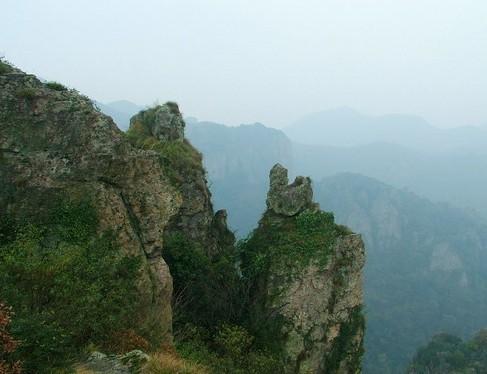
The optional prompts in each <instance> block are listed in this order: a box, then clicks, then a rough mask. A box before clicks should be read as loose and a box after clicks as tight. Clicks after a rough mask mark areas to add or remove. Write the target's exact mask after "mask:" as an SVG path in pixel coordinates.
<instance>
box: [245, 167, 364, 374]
mask: <svg viewBox="0 0 487 374" xmlns="http://www.w3.org/2000/svg"><path fill="white" fill-rule="evenodd" d="M267 202H268V210H267V211H266V213H265V214H264V216H263V218H262V219H261V221H260V222H259V227H258V228H257V229H256V230H255V231H254V232H253V234H252V236H251V238H250V239H249V241H248V242H247V244H246V250H247V251H248V253H246V254H245V256H244V263H243V271H244V274H252V271H249V269H253V268H254V267H255V264H256V263H257V264H263V265H259V266H260V267H259V272H258V273H257V274H258V275H257V276H256V277H255V282H254V284H253V293H252V295H251V299H253V300H254V303H253V307H254V313H253V314H254V315H259V314H260V315H267V316H273V319H274V320H275V321H279V320H280V321H282V322H281V323H282V325H281V327H280V334H281V340H282V347H283V355H284V359H285V361H286V366H287V372H289V373H358V372H360V369H361V356H362V353H363V336H364V319H363V315H362V312H361V307H362V302H363V295H362V267H363V265H364V246H363V243H362V239H361V237H360V236H359V235H356V234H353V233H352V232H350V231H349V230H348V229H346V228H344V227H341V226H337V225H335V224H334V222H333V216H332V215H331V214H329V213H325V212H321V211H320V210H319V208H318V206H317V204H315V203H313V202H312V191H311V186H310V181H309V179H308V178H303V177H298V178H297V179H296V181H295V182H294V183H293V184H291V185H287V170H286V169H285V168H283V167H282V166H280V165H276V166H275V167H274V168H273V169H272V171H271V173H270V191H269V194H268V199H267ZM261 323H264V324H265V323H267V322H265V321H264V322H262V321H257V322H254V324H261ZM276 339H279V338H278V337H277V336H276Z"/></svg>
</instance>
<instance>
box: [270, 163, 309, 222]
mask: <svg viewBox="0 0 487 374" xmlns="http://www.w3.org/2000/svg"><path fill="white" fill-rule="evenodd" d="M269 179H270V188H269V192H268V194H267V208H268V209H270V210H272V211H274V212H275V213H277V214H281V215H283V216H289V217H291V216H294V215H296V214H298V213H299V212H302V211H303V210H305V209H307V208H315V205H316V204H314V203H313V190H312V188H311V179H310V178H308V177H297V178H296V179H295V180H294V182H293V183H292V184H291V185H288V183H289V179H288V176H287V169H286V168H284V167H283V166H282V165H280V164H276V165H274V167H273V168H272V169H271V172H270V177H269ZM316 208H318V207H317V206H316Z"/></svg>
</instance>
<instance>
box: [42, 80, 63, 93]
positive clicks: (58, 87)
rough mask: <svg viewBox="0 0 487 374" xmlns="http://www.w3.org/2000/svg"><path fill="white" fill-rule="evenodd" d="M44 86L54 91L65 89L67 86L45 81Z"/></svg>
mask: <svg viewBox="0 0 487 374" xmlns="http://www.w3.org/2000/svg"><path fill="white" fill-rule="evenodd" d="M45 86H46V87H47V88H49V89H51V90H55V91H67V88H66V87H65V86H63V85H62V84H61V83H58V82H47V83H45Z"/></svg>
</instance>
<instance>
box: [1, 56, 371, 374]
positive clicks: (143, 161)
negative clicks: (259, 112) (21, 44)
mask: <svg viewBox="0 0 487 374" xmlns="http://www.w3.org/2000/svg"><path fill="white" fill-rule="evenodd" d="M0 67H1V68H2V69H0V239H1V242H0V259H1V260H2V262H1V263H0V270H1V272H0V274H1V277H0V282H1V285H2V287H1V288H0V298H1V299H5V300H7V302H9V303H10V304H12V305H13V306H14V307H15V308H16V310H17V311H18V312H19V314H18V315H19V316H20V319H19V323H18V326H20V327H21V328H22V329H23V330H22V331H23V332H22V331H21V332H22V333H23V334H24V335H22V336H24V337H25V339H24V341H23V348H21V350H22V354H23V355H24V356H22V359H23V360H24V363H25V369H26V372H28V373H29V372H50V370H51V369H53V368H61V367H66V365H68V363H69V362H71V361H70V360H72V357H73V355H76V353H79V351H80V349H81V348H84V347H85V346H86V345H88V344H90V343H93V342H95V343H96V344H101V345H102V346H103V347H105V348H106V349H107V350H109V351H110V352H117V351H118V352H123V351H127V350H128V349H129V347H130V346H132V349H133V347H137V348H138V347H141V346H143V347H145V348H146V349H158V348H160V347H161V346H163V345H167V344H169V345H170V344H171V343H172V342H173V324H174V326H175V327H174V331H175V332H176V333H177V334H178V335H179V339H180V340H181V339H182V340H181V341H184V342H185V343H188V342H189V343H191V344H192V347H193V348H194V349H201V347H202V346H203V347H205V348H204V349H206V351H205V352H207V353H206V356H211V357H209V358H210V360H209V361H208V363H207V364H208V366H209V367H211V368H212V369H213V370H214V371H215V372H232V373H245V372H256V373H268V372H280V371H281V368H284V367H285V371H287V372H296V373H305V372H306V373H307V372H313V373H324V372H327V373H333V372H347V373H348V372H358V371H359V370H360V358H361V351H362V337H363V317H362V314H361V303H362V289H361V268H362V266H363V261H364V254H363V246H362V242H361V239H360V237H359V236H356V235H353V234H352V233H351V232H349V231H348V230H347V229H345V228H343V227H339V226H337V225H335V224H334V222H333V216H332V215H331V214H329V213H324V212H321V211H320V210H319V208H318V205H317V204H316V203H314V202H313V201H312V196H313V193H312V190H311V181H310V179H309V178H303V177H298V178H297V179H296V180H295V182H294V183H293V184H291V185H288V180H287V170H286V169H284V168H283V167H282V166H280V165H277V166H275V167H274V168H273V169H272V171H271V184H270V190H269V194H268V197H267V205H268V209H267V211H266V213H265V214H264V216H263V218H262V220H261V221H260V223H259V227H258V229H256V230H255V232H254V233H253V236H252V237H250V238H249V239H248V240H247V241H246V242H245V243H243V244H242V246H239V247H238V249H239V250H241V252H238V251H237V246H235V238H234V235H233V233H232V232H231V231H229V230H228V228H227V225H226V212H225V211H224V210H219V211H217V212H214V210H213V207H212V202H211V194H210V192H209V189H208V184H207V181H206V174H205V170H204V168H203V166H202V157H201V154H200V153H199V152H198V151H197V150H196V149H195V148H193V146H192V145H191V144H190V143H189V142H188V141H187V140H186V139H185V138H184V129H185V122H184V120H183V119H182V116H181V113H180V111H179V108H178V106H177V105H176V104H175V103H167V104H165V105H159V106H156V107H154V108H151V109H147V110H144V111H141V112H140V113H139V114H137V115H136V116H134V117H133V118H132V119H131V121H130V128H129V130H128V131H127V133H122V132H121V131H120V130H118V129H117V127H116V126H115V125H114V123H113V121H112V120H111V118H110V117H107V116H105V115H103V114H102V113H100V111H99V110H98V109H97V108H96V107H95V106H94V105H93V103H92V102H91V101H90V100H89V99H88V98H86V97H84V96H82V95H80V94H79V93H78V92H76V91H75V90H69V89H66V88H65V87H64V86H62V85H60V84H58V83H52V82H51V83H43V82H41V81H39V80H38V79H37V78H35V77H34V76H32V75H28V74H25V73H23V72H21V71H20V70H18V69H15V68H13V67H11V66H8V65H5V64H3V63H2V65H1V66H0ZM113 250H115V251H116V252H117V253H119V254H120V256H119V255H118V254H113V253H112V252H113ZM240 255H241V257H239V256H240ZM132 259H137V261H136V262H134V261H132ZM139 263H140V267H136V266H135V265H136V264H139ZM240 264H241V267H239V265H240ZM104 269H108V270H109V271H110V273H107V274H104V273H103V271H104ZM134 269H135V270H134ZM19 271H20V272H19ZM68 272H73V273H72V274H67V273H68ZM132 275H134V277H133V279H134V280H136V282H135V283H133V284H132V283H130V281H129V278H130V277H131V276H132ZM173 285H174V287H173ZM117 287H120V292H118V288H117ZM125 292H127V293H125ZM134 295H135V296H134ZM67 304H69V305H67ZM124 308H129V309H130V311H131V313H132V312H133V311H136V314H133V313H132V314H130V313H128V311H127V313H125V311H124ZM33 313H34V314H33ZM77 319H79V320H77ZM87 321H88V322H87ZM119 322H120V323H119ZM14 323H17V321H15V320H14ZM37 323H38V324H37ZM36 324H37V325H36ZM83 324H86V326H85V325H83ZM79 326H83V328H81V329H77V328H78V327H79ZM114 328H120V329H122V328H123V330H122V331H113V330H114ZM38 330H39V331H40V333H41V334H42V336H41V335H35V334H36V333H37V331H38ZM91 330H92V331H91ZM117 334H118V335H117ZM137 334H139V335H137ZM64 337H68V339H69V342H68V343H66V347H67V346H68V344H69V347H70V351H69V352H68V351H62V350H59V348H65V345H64V344H65V343H62V340H59V339H63V338H64ZM269 337H271V339H269ZM39 338H40V339H41V340H42V339H44V340H42V344H37V342H38V339H39ZM95 338H96V339H95ZM117 339H118V340H117ZM146 339H147V340H146ZM185 339H186V340H185ZM44 343H45V345H44ZM43 347H48V348H46V349H44V348H43ZM210 352H211V353H210ZM207 358H208V357H207ZM51 359H52V360H53V361H52V362H51V363H50V364H46V362H48V361H51ZM66 360H67V361H66ZM39 365H42V369H40V366H39ZM44 365H46V366H45V367H44ZM283 370H284V369H283Z"/></svg>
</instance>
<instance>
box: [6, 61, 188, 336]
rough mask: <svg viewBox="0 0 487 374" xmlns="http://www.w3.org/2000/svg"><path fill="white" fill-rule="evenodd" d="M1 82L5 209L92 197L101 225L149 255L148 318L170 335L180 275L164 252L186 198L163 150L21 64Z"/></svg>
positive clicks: (21, 212) (24, 211)
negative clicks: (145, 144)
mask: <svg viewBox="0 0 487 374" xmlns="http://www.w3.org/2000/svg"><path fill="white" fill-rule="evenodd" d="M0 88H1V90H0V212H1V214H2V215H4V214H6V215H9V216H12V217H15V218H16V219H17V220H19V221H28V219H29V217H30V216H34V215H40V214H42V212H43V211H44V210H46V209H47V208H48V205H49V204H50V203H51V202H52V201H53V200H56V199H57V197H60V196H63V197H68V198H69V199H87V200H89V201H90V202H91V203H92V205H93V206H95V207H96V211H97V215H98V217H99V226H100V227H99V229H100V232H101V231H103V230H106V229H109V230H111V231H112V232H113V233H114V234H115V237H116V240H117V242H118V243H119V244H120V246H121V248H122V250H123V251H124V252H126V253H127V254H131V255H138V256H140V257H141V258H142V259H143V266H142V267H143V269H142V271H141V276H140V287H139V289H140V300H139V301H140V305H145V306H146V309H145V313H144V315H143V316H141V319H143V320H144V319H146V320H147V321H146V322H147V323H148V324H150V325H153V326H154V329H155V330H157V331H159V332H160V335H161V336H162V337H163V339H167V340H169V341H170V340H171V319H172V313H171V296H172V278H171V274H170V272H169V269H168V267H167V265H166V263H165V261H164V260H163V258H162V256H161V252H162V250H163V247H164V244H163V232H164V229H165V227H166V226H167V224H168V222H169V220H170V219H171V218H172V217H173V216H174V215H175V214H176V213H177V212H178V210H179V208H180V206H181V205H182V204H183V199H182V195H181V193H180V192H179V191H178V190H177V188H176V187H175V186H174V185H173V184H172V183H171V182H170V179H169V177H168V174H167V170H164V168H163V165H162V164H161V160H160V157H159V155H158V154H157V153H156V152H154V151H148V150H141V149H137V148H135V147H133V146H132V145H131V144H130V142H129V141H128V140H127V139H126V137H125V136H124V134H123V133H122V132H121V131H119V130H118V129H117V127H116V126H115V124H114V123H113V121H112V120H111V119H110V118H109V117H107V116H105V115H103V114H101V113H100V112H99V111H97V110H96V109H95V108H94V107H93V105H92V103H91V101H90V100H89V99H88V98H86V97H84V96H81V95H79V94H78V93H77V92H75V91H72V90H66V89H65V88H63V87H62V86H61V87H54V88H51V87H50V86H48V85H46V84H43V83H41V82H40V81H39V80H38V79H36V78H35V77H34V76H32V75H27V74H24V73H22V72H21V71H19V70H16V69H13V70H12V72H10V73H8V74H3V75H0ZM172 110H173V109H172ZM169 111H170V110H169V109H168V108H165V109H164V110H162V109H161V110H160V112H161V113H169ZM173 111H174V110H173ZM171 113H173V112H171ZM161 116H162V115H161ZM172 116H173V117H170V120H171V122H178V121H177V120H175V116H176V115H175V114H172ZM181 121H182V119H181V117H180V116H179V122H181ZM157 133H158V134H159V136H161V137H164V136H163V135H162V133H163V128H161V129H159V130H157ZM171 136H172V135H171Z"/></svg>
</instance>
